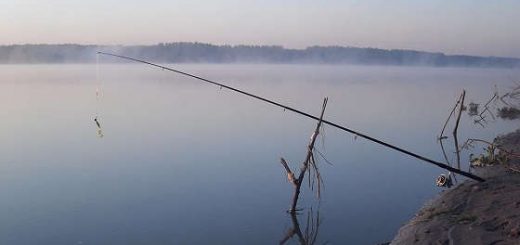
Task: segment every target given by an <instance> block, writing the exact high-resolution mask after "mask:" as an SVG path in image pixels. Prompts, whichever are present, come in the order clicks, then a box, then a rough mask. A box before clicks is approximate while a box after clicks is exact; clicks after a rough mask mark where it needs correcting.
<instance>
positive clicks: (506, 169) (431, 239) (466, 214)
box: [391, 130, 520, 245]
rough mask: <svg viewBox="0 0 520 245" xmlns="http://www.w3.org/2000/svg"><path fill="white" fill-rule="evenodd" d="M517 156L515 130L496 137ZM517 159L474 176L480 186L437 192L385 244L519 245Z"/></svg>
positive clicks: (519, 174) (473, 184)
mask: <svg viewBox="0 0 520 245" xmlns="http://www.w3.org/2000/svg"><path fill="white" fill-rule="evenodd" d="M495 142H497V143H498V144H499V145H500V146H501V147H503V148H505V149H507V150H509V151H514V152H516V153H520V130H517V131H516V132H513V133H510V134H507V135H505V136H501V137H498V138H497V139H496V140H495ZM518 170H520V158H513V157H512V158H511V160H510V161H509V164H508V165H500V166H487V167H481V168H478V169H476V170H475V172H474V173H475V174H477V175H479V176H482V177H484V178H485V179H486V182H482V183H477V182H476V181H472V180H467V181H465V182H463V183H461V184H460V185H458V186H456V187H454V188H451V189H449V190H446V191H443V192H442V193H440V194H439V196H438V197H436V198H435V199H434V200H432V201H430V202H429V203H427V204H426V205H425V206H424V207H423V208H422V209H421V210H420V211H419V212H418V213H417V214H416V215H415V217H414V218H412V219H411V220H410V221H409V222H408V223H407V224H405V225H404V226H403V227H401V229H400V230H399V232H398V234H397V236H396V237H395V238H394V240H393V241H392V242H391V244H450V245H451V244H472V245H473V244H475V245H477V244H516V245H520V172H519V171H518Z"/></svg>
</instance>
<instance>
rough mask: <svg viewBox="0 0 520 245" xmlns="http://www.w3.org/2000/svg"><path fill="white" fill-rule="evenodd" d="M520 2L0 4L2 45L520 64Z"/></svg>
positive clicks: (74, 0)
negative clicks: (349, 51)
mask: <svg viewBox="0 0 520 245" xmlns="http://www.w3.org/2000/svg"><path fill="white" fill-rule="evenodd" d="M518 9H520V2H517V1H512V0H507V1H500V2H491V1H482V0H479V1H447V0H443V1H435V2H425V1H411V0H400V1H375V0H374V1H356V0H351V1H327V2H314V1H309V0H305V1H294V0H289V1H284V2H278V1H271V0H269V1H238V0H225V1H219V2H212V1H202V0H198V1H185V0H181V1H166V0H152V1H146V2H141V1H137V0H132V1H124V2H123V1H118V0H107V1H101V0H93V1H88V2H86V1H79V0H70V1H62V0H58V1H50V0H39V1H35V0H24V1H8V2H3V3H1V4H0V23H3V24H1V25H0V32H1V33H2V36H1V37H0V45H11V44H40V43H48V44H62V43H77V44H93V45H153V44H157V43H160V42H192V41H196V42H201V43H212V44H216V45H224V44H229V45H240V44H245V45H279V46H283V47H286V48H291V49H302V48H305V47H308V46H313V45H319V46H335V45H337V46H352V47H371V48H381V49H405V50H420V51H428V52H442V53H446V54H462V55H477V56H498V57H515V58H520V28H517V27H516V26H515V24H513V23H519V22H520V16H519V15H518V14H517V10H518Z"/></svg>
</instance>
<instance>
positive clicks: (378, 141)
mask: <svg viewBox="0 0 520 245" xmlns="http://www.w3.org/2000/svg"><path fill="white" fill-rule="evenodd" d="M98 54H102V55H107V56H112V57H116V58H120V59H125V60H131V61H135V62H138V63H143V64H147V65H150V66H155V67H158V68H161V69H164V70H168V71H171V72H175V73H178V74H181V75H184V76H187V77H191V78H195V79H197V80H200V81H203V82H205V83H209V84H213V85H216V86H220V87H222V88H226V89H229V90H231V91H235V92H237V93H240V94H243V95H246V96H248V97H251V98H254V99H257V100H261V101H263V102H266V103H268V104H271V105H274V106H278V107H281V108H283V109H287V110H289V111H292V112H294V113H297V114H300V115H302V116H305V117H308V118H311V119H314V120H316V121H320V118H318V117H316V116H313V115H311V114H309V113H306V112H303V111H301V110H298V109H295V108H292V107H290V106H286V105H283V104H280V103H278V102H276V101H273V100H270V99H266V98H263V97H260V96H258V95H254V94H252V93H249V92H246V91H243V90H240V89H237V88H234V87H231V86H228V85H225V84H222V83H219V82H215V81H212V80H209V79H206V78H203V77H199V76H197V75H194V74H190V73H187V72H183V71H181V70H177V69H173V68H169V67H166V66H162V65H158V64H155V63H151V62H148V61H145V60H140V59H136V58H132V57H128V56H123V55H117V54H111V53H105V52H98ZM321 121H322V122H323V123H324V124H327V125H329V126H332V127H334V128H337V129H340V130H343V131H345V132H348V133H351V134H354V135H355V136H358V137H361V138H364V139H367V140H369V141H372V142H374V143H376V144H379V145H382V146H385V147H387V148H390V149H393V150H396V151H399V152H401V153H404V154H406V155H409V156H412V157H414V158H417V159H419V160H422V161H425V162H428V163H431V164H433V165H436V166H437V167H440V168H443V169H447V170H449V171H452V172H455V173H458V174H460V175H463V176H466V177H468V178H470V179H474V180H477V181H480V182H484V181H485V180H484V179H483V178H481V177H479V176H476V175H474V174H471V173H468V172H465V171H462V170H460V169H457V168H454V167H451V166H449V165H446V164H444V163H441V162H437V161H434V160H431V159H429V158H427V157H424V156H421V155H418V154H416V153H413V152H411V151H408V150H405V149H403V148H400V147H397V146H395V145H392V144H389V143H386V142H384V141H382V140H379V139H376V138H374V137H371V136H368V135H366V134H364V133H360V132H357V131H355V130H352V129H349V128H347V127H344V126H341V125H339V124H336V123H333V122H330V121H327V120H324V119H323V120H321Z"/></svg>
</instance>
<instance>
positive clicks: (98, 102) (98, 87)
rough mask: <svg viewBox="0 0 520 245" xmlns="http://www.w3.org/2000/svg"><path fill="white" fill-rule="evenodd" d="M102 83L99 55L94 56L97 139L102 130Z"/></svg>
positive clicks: (101, 134) (100, 135)
mask: <svg viewBox="0 0 520 245" xmlns="http://www.w3.org/2000/svg"><path fill="white" fill-rule="evenodd" d="M102 87H103V86H102V82H101V79H100V76H99V53H97V54H96V106H95V107H96V109H95V110H96V111H95V115H94V122H95V123H96V127H97V129H96V133H97V136H98V137H99V138H103V136H104V134H103V130H102V128H101V123H100V122H99V120H100V111H101V103H102V102H101V98H102V95H103V92H102Z"/></svg>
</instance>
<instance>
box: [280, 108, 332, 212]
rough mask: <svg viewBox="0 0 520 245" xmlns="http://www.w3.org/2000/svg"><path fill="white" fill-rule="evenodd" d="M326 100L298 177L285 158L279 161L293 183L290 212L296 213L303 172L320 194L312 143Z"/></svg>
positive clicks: (317, 132) (316, 133)
mask: <svg viewBox="0 0 520 245" xmlns="http://www.w3.org/2000/svg"><path fill="white" fill-rule="evenodd" d="M327 101H328V98H325V99H324V100H323V105H322V109H321V114H320V118H319V121H318V124H317V125H316V129H315V130H314V133H313V134H312V136H311V140H310V142H309V145H308V146H307V156H306V157H305V160H304V161H303V163H302V166H301V168H300V173H299V174H298V177H297V178H295V175H294V173H293V172H292V171H291V169H290V168H289V164H287V161H285V159H283V158H281V160H280V163H281V164H282V166H283V167H284V168H285V171H286V172H287V179H288V180H289V182H291V183H292V184H293V185H294V194H293V199H292V205H291V208H290V209H289V212H290V213H296V205H297V203H298V198H299V196H300V189H301V186H302V183H303V179H304V178H305V174H307V175H308V182H309V187H310V188H311V189H313V190H314V186H315V185H316V194H317V196H318V198H319V197H320V194H321V186H322V184H323V180H322V178H321V174H320V171H319V169H318V166H317V165H316V160H315V158H314V143H315V142H316V138H317V137H318V135H319V133H320V128H321V125H322V122H323V114H324V113H325V108H326V107H327Z"/></svg>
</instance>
